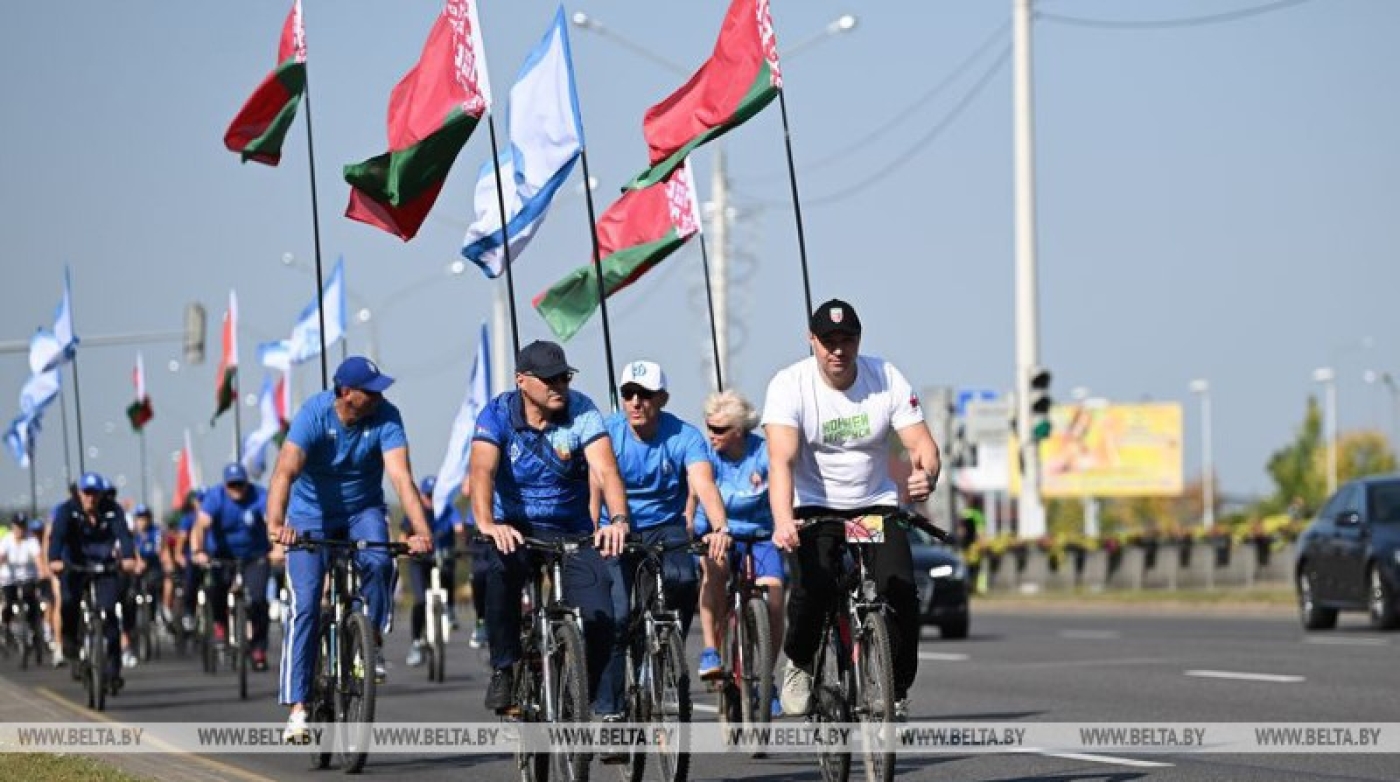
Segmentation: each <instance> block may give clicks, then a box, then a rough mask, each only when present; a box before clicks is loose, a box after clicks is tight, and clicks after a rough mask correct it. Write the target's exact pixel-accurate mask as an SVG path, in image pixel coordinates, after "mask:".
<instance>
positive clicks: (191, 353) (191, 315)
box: [185, 302, 204, 364]
mask: <svg viewBox="0 0 1400 782" xmlns="http://www.w3.org/2000/svg"><path fill="white" fill-rule="evenodd" d="M185 363H186V364H203V363H204V305H203V304H200V303H199V302H190V303H189V304H187V305H185Z"/></svg>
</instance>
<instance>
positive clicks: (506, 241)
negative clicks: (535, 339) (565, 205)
mask: <svg viewBox="0 0 1400 782" xmlns="http://www.w3.org/2000/svg"><path fill="white" fill-rule="evenodd" d="M486 127H487V129H488V130H489V131H490V132H491V165H492V166H493V167H495V169H496V206H497V207H498V208H499V209H500V210H501V253H502V255H501V258H502V261H503V263H504V264H505V267H506V298H507V299H508V300H509V302H510V339H511V344H512V345H513V346H514V348H515V352H516V353H517V354H518V353H519V352H520V323H519V321H518V320H517V318H516V316H515V275H514V273H513V272H512V268H513V267H514V266H515V264H513V263H511V257H510V226H509V225H507V224H506V223H507V218H506V188H505V184H504V183H502V182H501V152H500V148H499V147H498V146H497V145H496V115H495V113H494V112H492V113H488V114H487V115H486Z"/></svg>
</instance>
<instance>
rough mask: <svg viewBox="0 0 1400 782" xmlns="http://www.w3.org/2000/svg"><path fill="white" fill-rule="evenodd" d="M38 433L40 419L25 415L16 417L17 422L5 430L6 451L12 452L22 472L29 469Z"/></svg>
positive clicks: (12, 422)
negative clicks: (30, 456)
mask: <svg viewBox="0 0 1400 782" xmlns="http://www.w3.org/2000/svg"><path fill="white" fill-rule="evenodd" d="M38 433H39V418H38V417H33V418H31V417H29V416H26V415H25V414H24V413H20V414H19V415H17V416H15V420H13V421H11V422H10V425H9V426H8V427H7V428H6V429H5V450H7V451H9V452H10V456H13V457H14V459H15V461H16V462H18V463H19V466H20V469H22V470H24V469H28V468H29V454H31V453H33V449H34V437H35V435H37V434H38Z"/></svg>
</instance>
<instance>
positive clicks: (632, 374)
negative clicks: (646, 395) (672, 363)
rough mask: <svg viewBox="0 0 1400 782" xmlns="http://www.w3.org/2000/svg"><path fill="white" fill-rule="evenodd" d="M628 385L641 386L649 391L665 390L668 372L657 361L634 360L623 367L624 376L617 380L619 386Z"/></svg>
mask: <svg viewBox="0 0 1400 782" xmlns="http://www.w3.org/2000/svg"><path fill="white" fill-rule="evenodd" d="M626 385H636V386H641V387H642V388H645V389H646V390H648V391H665V390H666V373H665V372H662V371H661V365H660V364H658V363H656V362H655V361H633V362H631V363H630V364H628V365H627V366H625V367H623V368H622V377H620V378H618V381H617V387H618V388H621V387H623V386H626Z"/></svg>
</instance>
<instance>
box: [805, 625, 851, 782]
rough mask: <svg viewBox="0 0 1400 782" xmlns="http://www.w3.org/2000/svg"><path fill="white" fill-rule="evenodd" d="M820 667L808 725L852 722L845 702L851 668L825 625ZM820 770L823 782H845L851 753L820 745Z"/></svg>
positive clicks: (843, 651) (826, 726)
mask: <svg viewBox="0 0 1400 782" xmlns="http://www.w3.org/2000/svg"><path fill="white" fill-rule="evenodd" d="M820 656H821V661H820V663H821V664H820V666H819V667H818V669H817V672H816V675H815V676H814V677H813V682H812V700H813V703H812V713H811V715H810V716H809V717H808V722H809V723H811V724H812V725H813V727H815V728H817V729H819V730H821V729H826V728H829V727H831V726H835V725H840V724H842V723H847V722H850V721H851V707H850V705H849V703H848V702H847V700H846V693H847V692H849V691H850V684H849V678H850V665H849V663H847V662H845V661H847V660H849V659H850V658H849V657H848V656H846V650H845V647H844V646H843V645H842V644H841V641H840V639H839V638H838V637H837V633H836V632H835V628H834V627H832V626H831V624H830V622H828V623H827V626H826V629H825V630H823V631H822V653H821V655H820ZM817 761H818V765H819V766H820V767H821V773H822V782H847V780H849V779H850V776H851V753H850V749H849V748H845V747H840V746H836V745H834V744H823V745H822V746H821V748H819V750H818V753H817Z"/></svg>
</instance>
